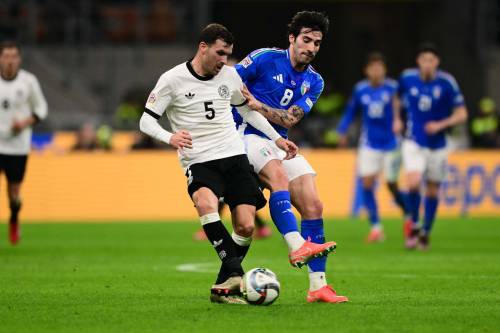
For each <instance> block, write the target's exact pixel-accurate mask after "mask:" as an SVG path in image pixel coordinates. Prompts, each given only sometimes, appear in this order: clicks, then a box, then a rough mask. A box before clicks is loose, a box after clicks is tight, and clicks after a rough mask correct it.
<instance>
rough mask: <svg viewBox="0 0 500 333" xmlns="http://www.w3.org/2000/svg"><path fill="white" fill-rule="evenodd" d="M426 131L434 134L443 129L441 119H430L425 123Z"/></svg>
mask: <svg viewBox="0 0 500 333" xmlns="http://www.w3.org/2000/svg"><path fill="white" fill-rule="evenodd" d="M424 129H425V133H427V134H430V135H433V134H436V133H438V132H440V131H442V130H443V126H442V125H441V123H440V122H439V121H429V122H428V123H427V124H425V128H424Z"/></svg>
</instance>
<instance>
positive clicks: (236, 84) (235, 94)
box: [231, 68, 247, 107]
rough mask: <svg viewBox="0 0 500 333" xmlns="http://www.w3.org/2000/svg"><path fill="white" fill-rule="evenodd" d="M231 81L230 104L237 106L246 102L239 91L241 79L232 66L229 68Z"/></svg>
mask: <svg viewBox="0 0 500 333" xmlns="http://www.w3.org/2000/svg"><path fill="white" fill-rule="evenodd" d="M231 82H232V84H231V86H232V91H231V106H233V107H237V106H242V105H244V104H246V102H247V100H246V98H245V97H244V96H243V94H242V93H241V89H242V88H243V81H242V80H241V77H240V76H239V75H238V73H237V72H236V71H235V70H234V69H233V68H231Z"/></svg>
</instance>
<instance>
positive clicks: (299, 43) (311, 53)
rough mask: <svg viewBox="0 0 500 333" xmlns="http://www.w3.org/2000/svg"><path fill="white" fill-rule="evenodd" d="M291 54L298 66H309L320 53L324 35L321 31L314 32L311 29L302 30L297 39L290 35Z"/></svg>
mask: <svg viewBox="0 0 500 333" xmlns="http://www.w3.org/2000/svg"><path fill="white" fill-rule="evenodd" d="M288 40H289V41H290V46H291V51H292V52H291V54H292V57H293V58H294V62H295V63H296V64H298V65H308V64H310V63H311V62H312V61H313V60H314V57H315V56H316V54H317V53H318V51H319V47H320V46H321V41H322V40H323V33H322V32H321V31H312V30H311V29H310V28H302V29H301V30H300V34H299V35H298V36H297V37H295V36H293V35H290V36H289V38H288Z"/></svg>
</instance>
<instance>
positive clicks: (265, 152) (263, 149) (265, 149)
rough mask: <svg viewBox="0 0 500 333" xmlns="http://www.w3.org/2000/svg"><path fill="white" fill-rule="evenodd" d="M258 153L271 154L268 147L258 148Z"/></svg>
mask: <svg viewBox="0 0 500 333" xmlns="http://www.w3.org/2000/svg"><path fill="white" fill-rule="evenodd" d="M260 153H261V154H262V155H263V156H271V151H270V150H269V149H268V148H265V147H264V148H261V149H260Z"/></svg>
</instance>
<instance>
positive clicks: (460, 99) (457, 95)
mask: <svg viewBox="0 0 500 333" xmlns="http://www.w3.org/2000/svg"><path fill="white" fill-rule="evenodd" d="M446 81H447V82H448V85H449V87H448V89H449V94H450V104H451V105H450V106H451V108H456V107H460V106H463V105H465V101H464V96H463V95H462V92H461V91H460V87H459V86H458V83H457V81H456V80H455V78H454V77H452V76H451V75H449V74H448V75H447V77H446Z"/></svg>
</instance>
